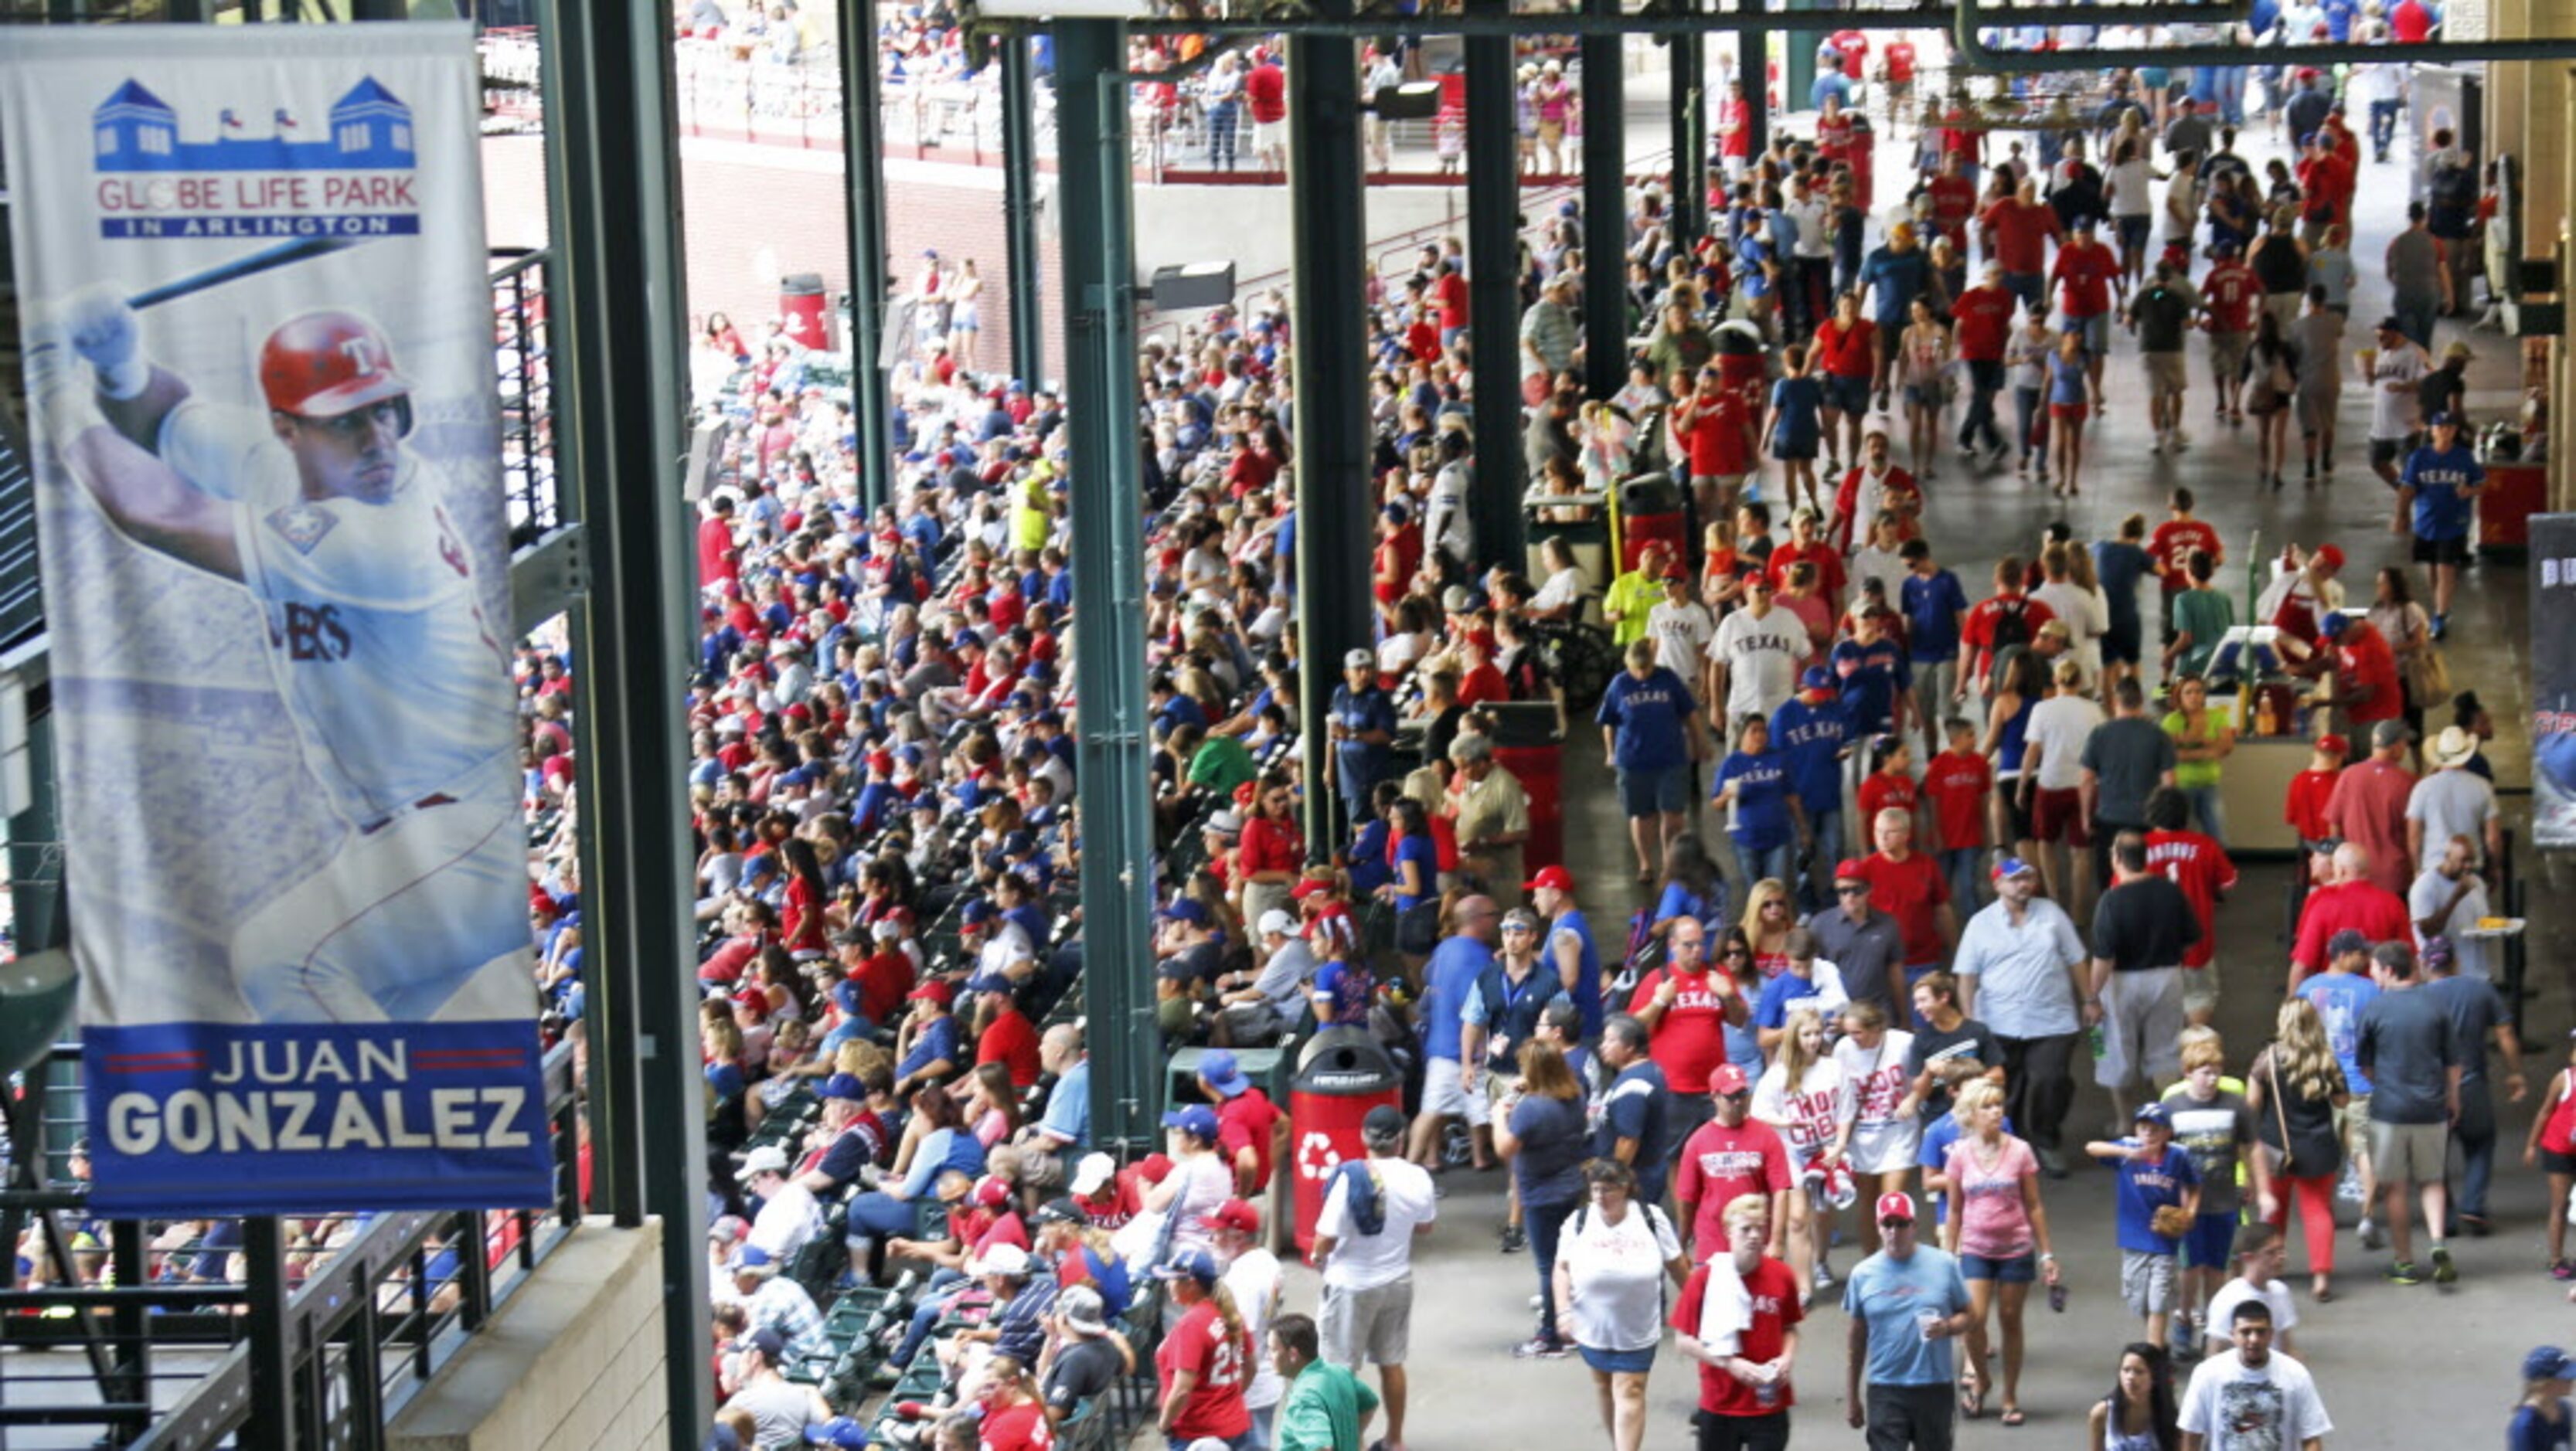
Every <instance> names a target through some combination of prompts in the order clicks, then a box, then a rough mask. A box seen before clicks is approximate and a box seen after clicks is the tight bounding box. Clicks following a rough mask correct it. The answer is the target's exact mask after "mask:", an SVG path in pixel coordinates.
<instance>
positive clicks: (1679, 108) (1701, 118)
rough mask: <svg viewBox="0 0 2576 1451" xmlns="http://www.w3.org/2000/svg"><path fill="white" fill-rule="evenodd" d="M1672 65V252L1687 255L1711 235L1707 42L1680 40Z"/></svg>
mask: <svg viewBox="0 0 2576 1451" xmlns="http://www.w3.org/2000/svg"><path fill="white" fill-rule="evenodd" d="M1672 63H1673V117H1672V122H1673V168H1672V176H1673V185H1672V196H1671V197H1669V198H1668V199H1667V200H1668V202H1669V215H1670V217H1671V234H1672V239H1673V246H1674V248H1675V249H1676V250H1678V251H1684V252H1687V251H1689V250H1690V249H1691V247H1692V246H1693V245H1695V244H1696V243H1697V242H1698V241H1699V239H1700V237H1701V236H1702V235H1703V234H1705V233H1706V232H1707V230H1708V115H1709V107H1708V98H1707V96H1706V95H1705V94H1704V92H1705V89H1706V85H1707V76H1708V38H1707V37H1706V36H1704V35H1697V34H1693V35H1676V36H1674V37H1673V41H1672Z"/></svg>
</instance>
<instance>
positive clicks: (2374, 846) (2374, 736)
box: [2326, 720, 2417, 941]
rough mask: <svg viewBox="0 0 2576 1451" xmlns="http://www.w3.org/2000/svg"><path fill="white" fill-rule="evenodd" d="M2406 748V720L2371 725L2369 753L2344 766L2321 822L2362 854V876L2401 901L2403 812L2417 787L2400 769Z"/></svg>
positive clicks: (2409, 861)
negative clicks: (2366, 861)
mask: <svg viewBox="0 0 2576 1451" xmlns="http://www.w3.org/2000/svg"><path fill="white" fill-rule="evenodd" d="M2406 747H2407V733H2406V722H2404V721H2402V720H2384V721H2381V722H2379V723H2378V724H2376V725H2373V726H2372V727H2371V728H2370V754H2369V755H2367V756H2365V757H2363V758H2362V759H2360V760H2358V761H2355V762H2353V763H2352V764H2351V765H2349V766H2346V767H2344V768H2343V771H2342V773H2341V774H2340V775H2338V776H2336V777H2335V783H2334V790H2333V791H2331V792H2329V793H2328V794H2327V796H2326V821H2327V823H2328V824H2329V826H2330V827H2331V829H2332V830H2333V833H2334V835H2336V836H2337V837H2340V838H2342V840H2343V841H2344V842H2345V843H2346V844H2347V845H2350V846H2354V847H2358V848H2360V849H2361V850H2362V851H2363V852H2364V853H2366V854H2367V855H2368V858H2369V870H2368V871H2367V872H2366V873H2365V875H2367V876H2368V877H2369V878H2370V880H2372V881H2374V882H2377V883H2378V884H2379V885H2380V886H2381V887H2383V888H2386V889H2387V891H2388V892H2389V894H2390V895H2391V896H2395V897H2398V898H2401V899H2402V898H2404V897H2405V896H2406V895H2407V893H2408V892H2409V891H2410V890H2411V889H2412V888H2413V887H2414V884H2415V854H2414V853H2413V852H2411V851H2409V850H2407V848H2406V808H2407V806H2408V804H2409V803H2410V802H2411V801H2413V799H2414V795H2415V787H2416V784H2417V783H2416V779H2415V773H2414V772H2412V771H2409V770H2407V769H2406ZM2372 940H2373V941H2384V940H2385V939H2382V938H2373V939H2372Z"/></svg>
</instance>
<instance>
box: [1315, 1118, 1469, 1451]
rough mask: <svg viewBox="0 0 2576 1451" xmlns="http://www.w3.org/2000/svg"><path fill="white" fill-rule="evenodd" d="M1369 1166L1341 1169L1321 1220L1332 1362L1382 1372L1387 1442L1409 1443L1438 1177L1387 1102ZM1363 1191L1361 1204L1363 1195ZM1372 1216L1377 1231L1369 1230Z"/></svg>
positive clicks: (1371, 1130)
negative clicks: (1416, 1155) (1417, 1279)
mask: <svg viewBox="0 0 2576 1451" xmlns="http://www.w3.org/2000/svg"><path fill="white" fill-rule="evenodd" d="M1360 1140H1361V1142H1362V1143H1363V1144H1365V1145H1366V1146H1367V1148H1368V1159H1367V1161H1366V1162H1365V1163H1364V1164H1343V1165H1340V1166H1337V1167H1336V1168H1335V1169H1334V1170H1333V1177H1332V1182H1331V1183H1330V1184H1329V1185H1328V1186H1327V1187H1326V1188H1325V1190H1324V1208H1323V1212H1322V1213H1321V1214H1319V1215H1318V1216H1317V1217H1316V1220H1315V1248H1314V1253H1313V1256H1312V1258H1313V1262H1314V1263H1315V1264H1316V1265H1317V1266H1319V1267H1321V1269H1322V1270H1323V1277H1324V1289H1323V1302H1322V1308H1321V1309H1320V1310H1319V1311H1318V1312H1317V1315H1316V1319H1317V1321H1318V1323H1319V1324H1320V1326H1321V1328H1322V1331H1323V1350H1324V1358H1325V1359H1326V1360H1329V1361H1331V1362H1332V1363H1334V1364H1335V1365H1339V1366H1345V1367H1347V1368H1349V1369H1351V1370H1353V1371H1357V1370H1358V1369H1359V1367H1360V1363H1361V1360H1362V1358H1363V1357H1365V1358H1366V1359H1367V1360H1368V1362H1370V1363H1371V1364H1374V1365H1376V1366H1377V1368H1378V1384H1379V1386H1380V1387H1381V1389H1383V1391H1384V1392H1385V1397H1384V1400H1385V1406H1386V1445H1387V1447H1388V1448H1389V1451H1398V1448H1401V1447H1402V1446H1403V1445H1404V1402H1405V1374H1404V1361H1405V1354H1406V1349H1407V1344H1408V1340H1409V1336H1410V1332H1411V1328H1412V1322H1413V1237H1414V1236H1415V1235H1418V1234H1429V1233H1430V1232H1431V1226H1432V1223H1433V1221H1434V1220H1435V1219H1436V1218H1437V1216H1438V1214H1439V1205H1438V1203H1437V1202H1436V1201H1435V1200H1434V1199H1433V1197H1432V1192H1431V1175H1430V1174H1429V1173H1427V1172H1425V1171H1424V1170H1423V1168H1422V1166H1420V1165H1418V1164H1413V1163H1408V1162H1406V1160H1405V1158H1404V1114H1403V1112H1402V1111H1401V1110H1399V1109H1397V1108H1396V1107H1395V1106H1393V1105H1392V1104H1383V1103H1382V1104H1379V1105H1378V1106H1377V1107H1375V1108H1373V1109H1370V1110H1369V1111H1368V1117H1366V1118H1365V1119H1362V1120H1361V1121H1360ZM1355 1195H1356V1196H1358V1199H1357V1201H1356V1202H1355V1201H1354V1197H1353V1196H1355ZM1371 1221H1374V1222H1375V1223H1376V1228H1374V1229H1370V1228H1368V1227H1367V1226H1368V1225H1369V1223H1370V1222H1371Z"/></svg>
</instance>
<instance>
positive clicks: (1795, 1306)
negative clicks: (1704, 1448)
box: [1673, 1255, 1807, 1416]
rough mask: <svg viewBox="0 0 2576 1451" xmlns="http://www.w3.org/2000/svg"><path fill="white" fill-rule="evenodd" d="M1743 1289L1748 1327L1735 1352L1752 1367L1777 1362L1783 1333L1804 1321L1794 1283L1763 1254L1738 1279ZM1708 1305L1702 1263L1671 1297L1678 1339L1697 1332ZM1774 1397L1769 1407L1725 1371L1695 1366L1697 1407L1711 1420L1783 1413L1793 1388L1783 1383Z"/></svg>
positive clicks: (1792, 1399) (1785, 1336)
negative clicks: (1749, 1308)
mask: <svg viewBox="0 0 2576 1451" xmlns="http://www.w3.org/2000/svg"><path fill="white" fill-rule="evenodd" d="M1744 1288H1745V1290H1746V1291H1747V1292H1748V1293H1750V1294H1751V1295H1752V1296H1753V1323H1752V1324H1750V1325H1747V1326H1746V1327H1744V1330H1743V1332H1742V1335H1741V1337H1740V1338H1739V1339H1738V1340H1737V1342H1736V1347H1737V1348H1736V1353H1737V1354H1738V1355H1741V1356H1743V1357H1744V1358H1745V1359H1746V1360H1749V1361H1752V1362H1753V1363H1754V1364H1756V1365H1760V1364H1762V1363H1763V1362H1764V1361H1769V1360H1777V1359H1779V1357H1780V1350H1781V1348H1782V1347H1783V1346H1785V1345H1786V1344H1788V1339H1789V1337H1788V1330H1789V1327H1790V1326H1792V1325H1795V1324H1797V1323H1798V1322H1799V1321H1800V1320H1803V1319H1805V1318H1806V1315H1807V1312H1806V1311H1805V1310H1804V1309H1803V1308H1801V1307H1800V1305H1799V1303H1798V1279H1797V1276H1795V1275H1792V1274H1791V1273H1789V1267H1788V1266H1787V1265H1784V1264H1782V1263H1780V1262H1779V1261H1778V1260H1775V1259H1773V1258H1771V1257H1770V1256H1768V1255H1765V1256H1763V1257H1762V1263H1760V1264H1758V1265H1755V1266H1754V1267H1753V1273H1751V1274H1749V1275H1746V1276H1745V1277H1744ZM1707 1301H1708V1265H1707V1263H1706V1262H1705V1261H1703V1262H1701V1264H1700V1267H1699V1268H1698V1269H1695V1270H1693V1271H1691V1275H1690V1278H1689V1279H1688V1280H1685V1281H1683V1282H1682V1292H1681V1293H1680V1294H1679V1295H1677V1296H1675V1297H1674V1298H1673V1328H1674V1329H1675V1330H1678V1331H1680V1332H1681V1333H1682V1334H1684V1335H1697V1334H1699V1311H1700V1306H1702V1305H1703V1304H1705V1303H1707ZM1779 1391H1780V1398H1779V1399H1778V1400H1777V1401H1775V1402H1773V1403H1772V1404H1770V1405H1767V1406H1766V1405H1764V1404H1762V1402H1761V1400H1760V1399H1759V1398H1758V1397H1757V1396H1756V1395H1755V1394H1754V1390H1753V1387H1751V1386H1749V1385H1746V1384H1745V1383H1744V1382H1742V1381H1740V1380H1737V1379H1736V1378H1735V1377H1734V1376H1732V1375H1729V1374H1727V1373H1726V1370H1725V1368H1724V1367H1722V1366H1715V1365H1710V1364H1708V1363H1706V1362H1705V1361H1703V1362H1701V1364H1700V1368H1699V1408H1700V1409H1701V1410H1703V1411H1706V1412H1708V1413H1709V1414H1711V1415H1713V1416H1767V1415H1770V1414H1771V1413H1772V1412H1774V1411H1785V1410H1787V1409H1788V1408H1789V1407H1791V1406H1793V1405H1796V1404H1797V1402H1798V1397H1797V1392H1796V1388H1795V1387H1793V1386H1791V1385H1790V1384H1789V1383H1788V1382H1787V1381H1785V1380H1784V1381H1782V1382H1781V1383H1780V1385H1779Z"/></svg>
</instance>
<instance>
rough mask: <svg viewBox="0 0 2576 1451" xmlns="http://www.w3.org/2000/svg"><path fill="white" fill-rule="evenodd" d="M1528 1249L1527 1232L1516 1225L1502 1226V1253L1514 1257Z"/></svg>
mask: <svg viewBox="0 0 2576 1451" xmlns="http://www.w3.org/2000/svg"><path fill="white" fill-rule="evenodd" d="M1528 1248H1529V1231H1527V1230H1525V1229H1523V1228H1521V1227H1520V1226H1519V1225H1517V1224H1507V1225H1504V1226H1503V1253H1505V1254H1507V1255H1516V1254H1519V1253H1520V1252H1521V1251H1523V1250H1525V1249H1528Z"/></svg>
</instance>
